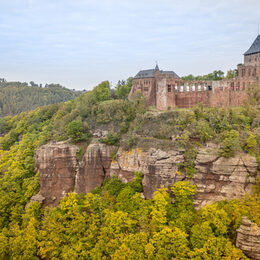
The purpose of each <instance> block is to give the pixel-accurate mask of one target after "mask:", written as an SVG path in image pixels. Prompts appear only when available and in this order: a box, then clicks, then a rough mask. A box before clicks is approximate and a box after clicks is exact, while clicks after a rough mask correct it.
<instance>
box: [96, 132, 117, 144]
mask: <svg viewBox="0 0 260 260" xmlns="http://www.w3.org/2000/svg"><path fill="white" fill-rule="evenodd" d="M99 141H100V142H101V143H104V144H106V145H118V144H119V136H118V135H117V134H116V133H113V132H111V133H109V134H108V135H107V136H106V137H103V138H100V140H99Z"/></svg>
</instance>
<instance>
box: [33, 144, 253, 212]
mask: <svg viewBox="0 0 260 260" xmlns="http://www.w3.org/2000/svg"><path fill="white" fill-rule="evenodd" d="M78 150H79V148H78V147H77V146H75V145H72V144H69V143H67V142H58V143H49V144H46V145H43V146H41V147H40V148H39V149H38V150H37V153H36V168H37V170H38V171H39V172H40V186H41V188H40V193H39V194H38V195H40V196H41V201H43V206H57V205H58V204H59V202H60V200H61V199H62V198H63V197H64V196H65V195H66V194H68V193H69V192H73V191H74V192H76V193H87V192H89V191H91V190H92V189H94V188H96V187H97V186H100V185H101V184H102V182H103V181H104V179H105V178H108V177H110V176H112V175H113V174H116V175H117V176H118V177H119V178H120V179H121V180H122V181H124V182H128V181H130V180H132V179H133V177H134V172H135V171H141V172H142V173H143V174H144V178H143V190H144V196H145V198H151V197H152V195H153V193H154V191H156V190H157V189H158V188H160V187H161V186H165V187H167V188H169V187H171V186H172V185H173V184H174V183H175V182H177V181H180V180H184V179H186V176H185V175H184V174H181V173H179V172H178V163H182V162H183V161H184V156H183V151H181V150H178V149H176V150H171V151H167V152H165V151H162V150H160V149H154V148H150V149H149V150H148V151H143V150H142V149H140V148H136V149H133V150H131V151H124V150H123V149H122V148H119V149H118V151H117V154H116V160H112V158H111V152H112V150H114V148H113V147H110V146H107V145H105V144H101V143H99V142H98V141H93V142H92V143H91V144H90V145H89V146H88V147H87V149H86V152H85V154H84V156H83V158H82V159H81V160H80V161H78V159H77V156H76V154H77V151H78ZM216 150H217V149H216V147H215V146H214V145H213V144H209V145H207V147H203V148H200V149H199V150H198V155H197V159H196V169H197V173H196V174H195V176H194V177H193V179H192V181H193V182H194V183H195V184H196V185H197V191H198V193H197V195H196V196H195V198H194V202H195V205H196V207H197V208H199V207H201V206H204V205H205V204H207V203H210V202H212V201H220V200H225V199H227V200H229V199H233V198H241V197H243V196H244V195H245V193H247V192H250V190H251V186H252V184H253V183H255V178H256V175H257V162H256V159H255V158H254V157H252V156H250V155H248V154H244V153H243V154H238V155H236V156H235V157H233V158H222V157H219V156H218V155H217V154H216ZM33 199H34V198H33Z"/></svg>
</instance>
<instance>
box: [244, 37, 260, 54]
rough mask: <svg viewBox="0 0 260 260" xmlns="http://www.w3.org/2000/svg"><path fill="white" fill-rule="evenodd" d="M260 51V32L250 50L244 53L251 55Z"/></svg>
mask: <svg viewBox="0 0 260 260" xmlns="http://www.w3.org/2000/svg"><path fill="white" fill-rule="evenodd" d="M259 52H260V34H259V35H258V36H257V37H256V39H255V41H254V42H253V44H252V45H251V47H250V48H249V50H248V51H246V52H245V53H244V55H250V54H254V53H259Z"/></svg>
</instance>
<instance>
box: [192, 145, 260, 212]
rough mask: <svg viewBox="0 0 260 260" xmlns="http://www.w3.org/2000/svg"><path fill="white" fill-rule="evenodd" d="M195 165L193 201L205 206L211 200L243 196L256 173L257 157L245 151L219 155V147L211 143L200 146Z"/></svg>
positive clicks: (252, 182)
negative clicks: (217, 150)
mask: <svg viewBox="0 0 260 260" xmlns="http://www.w3.org/2000/svg"><path fill="white" fill-rule="evenodd" d="M196 169H197V173H196V174H195V176H194V178H193V182H194V183H195V184H196V186H197V195H196V197H195V200H194V203H195V205H196V206H197V207H202V206H204V205H205V204H207V203H210V202H212V201H220V200H230V199H234V198H241V197H243V196H244V195H245V194H246V193H248V192H250V190H251V187H252V184H254V183H255V178H256V175H257V161H256V159H255V158H254V157H252V156H250V155H248V154H244V153H242V154H238V155H236V156H235V157H232V158H223V157H219V156H218V155H217V154H216V147H215V146H214V145H210V146H209V147H203V148H201V149H199V151H198V155H197V159H196Z"/></svg>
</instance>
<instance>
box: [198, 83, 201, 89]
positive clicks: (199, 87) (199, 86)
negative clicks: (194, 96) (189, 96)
mask: <svg viewBox="0 0 260 260" xmlns="http://www.w3.org/2000/svg"><path fill="white" fill-rule="evenodd" d="M198 91H201V85H200V83H199V84H198Z"/></svg>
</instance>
